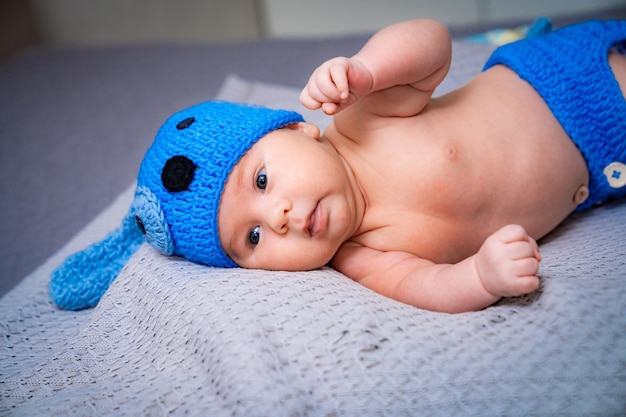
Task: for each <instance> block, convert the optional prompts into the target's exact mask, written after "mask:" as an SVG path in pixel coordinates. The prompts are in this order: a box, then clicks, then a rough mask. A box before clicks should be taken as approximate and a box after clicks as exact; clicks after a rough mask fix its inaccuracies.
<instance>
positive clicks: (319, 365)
mask: <svg viewBox="0 0 626 417" xmlns="http://www.w3.org/2000/svg"><path fill="white" fill-rule="evenodd" d="M459 49H460V48H459V46H458V45H456V50H455V53H456V54H457V58H456V61H455V63H454V64H453V65H455V66H454V67H453V70H452V76H451V78H449V80H451V81H449V84H444V86H442V88H443V89H445V88H452V87H454V86H455V85H459V84H460V83H461V82H464V81H463V80H465V79H466V78H467V76H469V74H470V73H476V72H477V71H478V69H479V68H480V63H482V62H484V60H485V54H486V53H487V52H488V51H486V50H485V48H482V49H481V48H474V49H472V48H471V47H468V48H465V49H463V48H461V49H463V50H464V51H466V52H464V53H461V57H460V58H459V57H458V54H459ZM477 51H478V52H480V53H477ZM455 77H456V78H455ZM297 95H298V92H297V91H295V90H293V89H289V88H284V87H280V86H271V85H264V84H261V83H255V82H249V81H245V80H241V79H238V78H236V77H232V78H230V79H228V80H227V81H226V83H225V84H224V89H223V91H222V92H221V94H220V96H219V97H218V98H224V99H229V100H245V101H250V102H257V103H259V104H266V105H267V104H270V105H276V106H281V107H286V106H291V107H293V106H295V104H293V103H295V102H297ZM298 110H301V109H299V108H298ZM307 118H309V119H311V118H313V119H314V118H318V119H317V120H315V119H314V121H316V122H318V123H320V124H323V123H324V120H323V118H320V115H319V114H316V115H307ZM132 191H133V186H131V187H129V189H128V190H127V191H126V192H125V193H123V194H122V195H121V196H120V197H119V199H118V200H117V201H115V202H113V204H112V205H111V206H110V207H109V209H107V210H106V211H105V212H104V213H102V215H100V216H99V217H98V218H97V219H96V220H94V222H93V223H92V224H90V225H88V226H87V227H85V229H84V230H83V231H82V232H81V233H80V234H79V235H78V236H77V237H76V238H75V239H74V240H72V241H71V242H69V243H68V245H66V247H64V248H63V249H62V250H61V251H60V252H59V253H58V254H56V255H55V256H54V257H52V258H51V259H50V260H49V261H48V262H46V263H45V264H44V265H42V266H41V267H40V268H39V269H38V270H37V271H35V272H34V273H33V274H32V275H31V276H29V277H27V278H26V279H25V280H24V281H23V282H22V283H21V284H20V285H19V286H18V287H17V288H15V289H14V290H13V291H11V292H10V293H8V294H7V295H6V296H5V297H4V298H3V299H2V300H0V329H1V332H2V338H1V339H0V395H1V396H0V414H1V415H27V416H36V415H77V416H93V415H116V416H121V415H129V416H139V415H146V416H147V415H150V416H159V415H177V416H178V415H197V416H221V415H232V416H327V415H328V416H332V415H337V416H339V415H352V416H369V415H372V416H374V415H377V416H387V415H394V416H395V415H425V416H437V415H441V416H450V415H464V416H470V415H472V416H475V415H498V416H502V415H524V416H530V415H567V416H575V415H580V416H588V415H615V416H618V415H626V204H624V202H620V203H612V204H607V205H604V206H601V207H598V208H594V209H592V210H589V211H587V212H585V213H583V214H576V215H573V216H572V217H570V218H569V219H568V220H566V221H565V222H564V223H563V224H562V225H561V226H560V227H559V228H558V229H557V230H555V231H554V232H553V233H552V234H550V235H549V236H548V237H547V238H545V239H544V240H543V241H542V242H541V247H542V254H543V258H544V260H543V262H542V264H541V272H540V275H541V278H542V285H541V287H540V289H539V290H538V291H537V292H535V293H533V294H530V295H528V296H525V297H521V298H515V299H505V300H502V301H501V302H499V303H498V304H496V305H494V306H492V307H489V308H487V309H485V310H483V311H480V312H475V313H466V314H458V315H448V314H440V313H432V312H426V311H422V310H419V309H416V308H413V307H410V306H407V305H404V304H401V303H398V302H395V301H392V300H390V299H387V298H384V297H382V296H380V295H378V294H376V293H373V292H371V291H369V290H367V289H365V288H363V287H361V286H360V285H358V284H356V283H354V282H352V281H351V280H350V279H348V278H346V277H344V276H342V275H341V274H339V273H337V272H335V271H333V270H331V269H323V270H319V271H313V272H302V273H278V272H267V271H256V270H241V269H234V270H220V269H212V268H207V267H203V266H199V265H195V264H193V263H190V262H187V261H185V260H182V259H177V258H166V257H163V256H161V255H159V254H158V253H156V252H155V251H154V250H152V249H151V248H149V247H147V246H145V245H144V246H143V247H142V248H141V249H140V250H139V251H138V253H137V254H136V255H135V256H134V257H133V258H132V259H131V261H130V262H129V264H128V265H127V266H126V267H125V269H124V270H123V271H122V273H121V274H120V276H119V277H118V278H117V280H116V281H115V282H114V283H113V285H112V287H111V288H110V289H109V291H108V292H107V293H106V294H105V296H104V297H103V299H102V301H101V302H100V304H99V305H98V306H97V307H96V308H95V309H92V310H86V311H80V312H70V311H61V310H58V309H57V308H55V307H54V306H53V304H52V303H51V301H50V300H49V298H48V295H47V283H48V280H49V273H50V271H51V270H52V269H53V268H54V267H55V266H56V265H58V264H59V262H60V261H61V260H62V259H63V258H64V257H65V256H67V255H68V254H70V253H71V252H73V251H75V250H78V249H81V248H82V247H84V246H85V245H86V244H87V243H89V242H91V241H95V240H97V239H99V238H100V237H102V236H103V235H104V234H105V233H106V232H107V231H108V230H111V229H112V228H114V227H115V226H116V225H117V224H119V222H120V220H121V218H122V216H123V214H124V213H125V211H126V209H127V208H128V206H129V204H130V201H131V198H132Z"/></svg>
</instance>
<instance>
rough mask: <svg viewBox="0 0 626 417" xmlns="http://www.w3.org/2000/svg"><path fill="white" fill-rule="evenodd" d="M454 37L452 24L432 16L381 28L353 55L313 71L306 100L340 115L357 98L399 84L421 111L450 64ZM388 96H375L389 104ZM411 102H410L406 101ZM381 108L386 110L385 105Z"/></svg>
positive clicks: (304, 94)
mask: <svg viewBox="0 0 626 417" xmlns="http://www.w3.org/2000/svg"><path fill="white" fill-rule="evenodd" d="M450 60H451V40H450V35H449V33H448V31H447V29H446V28H445V27H444V26H443V25H442V24H440V23H438V22H435V21H432V20H412V21H407V22H401V23H397V24H395V25H391V26H389V27H386V28H384V29H382V30H381V31H379V32H377V33H376V34H375V35H374V36H373V37H372V38H371V39H370V40H369V41H368V42H367V43H366V44H365V45H364V46H363V48H362V49H361V50H360V51H359V52H358V53H357V54H356V55H354V56H353V57H352V58H343V57H338V58H333V59H331V60H329V61H326V62H325V63H323V64H322V65H321V66H320V67H318V68H317V69H316V70H315V71H314V72H313V74H312V75H311V77H310V79H309V82H308V83H307V85H306V86H305V88H304V89H303V90H302V94H301V95H300V100H301V102H302V104H303V105H304V106H306V107H308V108H310V109H313V110H314V109H318V108H320V107H321V108H322V109H323V110H324V112H325V113H327V114H335V113H337V112H339V111H341V110H343V109H345V108H346V107H348V106H350V105H351V104H353V103H355V102H356V101H357V100H359V99H361V98H363V97H365V96H367V95H369V94H371V93H374V92H381V91H384V90H387V89H390V88H391V87H394V86H409V87H411V91H400V92H398V91H396V92H394V93H393V94H395V95H396V96H394V97H393V98H394V99H396V100H394V102H397V98H398V97H397V95H398V94H399V95H400V96H401V97H400V98H402V99H407V98H410V103H408V107H409V108H408V109H407V110H408V111H410V112H412V113H413V114H415V113H418V112H419V111H421V110H422V108H423V107H424V106H425V105H426V103H427V102H428V99H430V96H431V95H432V92H433V91H434V89H435V88H436V87H437V85H439V83H440V82H441V81H442V80H443V78H444V77H445V75H446V74H447V72H448V69H449V67H450ZM385 101H386V100H372V103H381V104H383V105H385V106H386V105H388V104H389V103H388V102H387V103H385ZM406 105H407V104H405V106H406ZM381 110H385V109H384V108H381Z"/></svg>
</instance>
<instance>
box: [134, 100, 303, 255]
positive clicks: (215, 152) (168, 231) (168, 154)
mask: <svg viewBox="0 0 626 417" xmlns="http://www.w3.org/2000/svg"><path fill="white" fill-rule="evenodd" d="M301 121H303V119H302V116H300V115H299V114H298V113H295V112H291V111H286V110H271V109H267V108H263V107H251V106H245V105H240V104H233V103H226V102H207V103H202V104H199V105H197V106H194V107H191V108H188V109H186V110H183V111H181V112H178V113H176V114H174V115H173V116H171V117H170V118H169V119H168V120H167V121H166V122H165V123H164V124H163V126H162V127H161V129H160V130H159V132H158V133H157V135H156V139H155V140H154V143H153V145H152V147H150V149H148V152H147V153H146V155H145V157H144V160H143V162H142V164H141V169H140V170H139V178H138V181H137V192H136V194H135V202H134V203H133V209H134V212H135V216H136V219H137V223H138V225H139V227H140V228H141V229H142V231H143V232H144V234H145V235H146V240H147V242H148V243H149V244H150V245H152V246H154V247H155V248H157V249H158V250H159V251H161V252H162V253H164V254H166V255H171V254H175V255H180V256H183V257H185V258H187V259H189V260H191V261H194V262H199V263H202V264H205V265H210V266H216V267H235V266H237V265H236V264H235V263H234V262H233V261H232V260H231V259H230V258H229V257H228V256H227V255H226V253H225V252H224V251H223V249H222V245H221V243H220V240H219V235H218V230H217V215H218V210H219V202H220V199H221V195H222V191H223V190H224V184H225V183H226V180H227V179H228V176H229V174H230V172H231V171H232V169H233V167H234V166H235V164H236V163H237V162H238V161H239V159H241V157H242V156H243V155H244V154H245V153H246V152H247V151H248V149H250V147H251V146H252V145H253V144H254V143H256V142H257V141H258V140H259V139H261V138H262V137H263V136H265V135H266V134H267V133H269V132H271V131H273V130H275V129H278V128H281V127H284V126H286V125H288V124H291V123H296V122H301ZM226 215H227V214H226Z"/></svg>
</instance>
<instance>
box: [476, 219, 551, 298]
mask: <svg viewBox="0 0 626 417" xmlns="http://www.w3.org/2000/svg"><path fill="white" fill-rule="evenodd" d="M540 261H541V255H540V254H539V248H538V246H537V242H535V240H534V239H533V238H532V237H530V236H529V235H528V233H526V231H525V230H524V228H523V227H522V226H517V225H508V226H504V227H503V228H502V229H500V230H498V231H497V232H495V233H494V234H493V235H491V236H489V237H488V238H487V240H486V241H485V243H483V245H482V247H481V248H480V250H479V251H478V254H477V255H476V269H477V272H478V275H479V277H480V279H481V281H482V283H483V285H484V286H485V289H486V290H487V291H489V292H490V293H491V294H493V295H495V296H496V297H516V296H519V295H523V294H528V293H530V292H533V291H535V290H536V289H537V288H538V287H539V278H538V277H537V273H538V272H539V262H540Z"/></svg>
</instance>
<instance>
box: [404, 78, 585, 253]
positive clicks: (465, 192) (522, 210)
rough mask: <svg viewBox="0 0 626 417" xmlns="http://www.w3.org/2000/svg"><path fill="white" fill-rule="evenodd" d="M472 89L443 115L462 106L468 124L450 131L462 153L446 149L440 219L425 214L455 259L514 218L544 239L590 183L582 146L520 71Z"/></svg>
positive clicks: (435, 209)
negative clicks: (579, 145)
mask: <svg viewBox="0 0 626 417" xmlns="http://www.w3.org/2000/svg"><path fill="white" fill-rule="evenodd" d="M466 88H467V90H465V91H460V92H459V93H456V94H457V96H456V97H455V96H454V95H453V96H452V97H451V100H452V101H451V103H454V104H455V105H454V106H449V107H448V106H445V105H444V106H443V107H442V108H441V109H440V110H441V113H440V114H438V115H436V117H441V118H442V120H450V119H449V117H450V115H451V114H452V112H453V111H454V114H455V115H456V117H457V118H462V120H463V123H457V124H455V125H454V126H452V128H449V129H452V130H448V131H447V133H446V135H447V136H445V137H447V138H449V139H448V145H447V146H448V148H449V149H453V150H454V151H453V152H447V154H446V152H443V153H442V154H441V155H440V161H439V164H438V166H439V168H438V169H439V170H440V171H439V174H440V175H439V176H438V178H439V180H434V181H438V182H435V183H433V184H436V186H437V187H438V189H439V190H443V193H442V194H441V198H439V199H435V200H433V201H434V202H435V203H434V204H435V205H432V206H428V207H427V210H428V211H429V215H430V216H432V215H433V214H434V215H435V216H438V217H439V219H438V221H436V222H433V221H432V219H428V217H425V218H424V219H423V220H422V221H423V222H424V225H423V226H424V227H426V228H427V230H429V231H428V233H429V234H430V235H431V236H435V237H436V238H434V240H435V243H436V244H437V245H438V246H439V247H440V248H441V250H442V252H439V253H442V254H445V257H447V258H450V257H451V256H453V255H454V254H455V253H456V254H458V256H457V257H461V258H462V257H465V256H467V255H468V253H470V254H471V253H475V251H476V250H477V249H478V248H479V247H480V245H481V244H482V242H483V241H484V240H485V239H486V238H487V237H488V236H489V235H491V234H492V233H493V232H495V231H496V230H498V229H499V228H500V227H502V226H504V225H506V224H520V225H522V226H524V227H525V228H526V230H527V232H528V233H529V234H530V235H531V236H533V237H534V238H536V239H539V238H540V237H542V236H545V235H546V234H547V233H548V232H550V231H551V230H552V229H554V228H555V227H556V226H557V225H558V224H559V223H560V222H562V221H563V219H565V218H566V217H567V216H568V215H569V214H570V213H571V212H572V211H573V210H574V209H575V208H576V206H577V205H578V204H579V203H580V201H578V200H577V197H579V196H580V194H579V191H580V190H581V187H584V186H586V185H587V183H588V172H587V168H586V164H585V161H584V159H583V157H582V155H581V154H580V152H579V151H578V149H577V148H576V145H575V144H574V143H573V142H572V141H571V139H570V138H569V137H568V136H567V134H566V133H565V132H564V131H563V129H562V127H561V126H560V124H559V123H558V121H557V120H556V119H555V118H554V116H553V115H552V113H551V112H550V111H549V109H548V107H547V105H546V104H545V103H544V102H543V100H542V99H541V97H540V96H539V95H538V94H537V93H536V92H535V90H534V89H533V88H532V87H531V86H530V85H528V84H527V83H525V82H523V81H521V80H520V79H519V78H518V77H517V75H516V74H514V73H512V72H511V71H510V70H508V69H506V68H504V67H494V68H493V69H492V70H490V71H488V73H486V74H484V76H483V78H480V77H479V79H478V80H477V81H476V82H474V84H472V83H470V85H468V87H466ZM444 104H445V101H444ZM448 108H449V110H450V111H449V112H448ZM447 113H449V114H447ZM448 126H450V124H449V123H448ZM455 127H457V129H456V130H454V128H455ZM441 136H443V135H441ZM451 154H454V157H453V158H450V157H449V156H450V155H451ZM442 183H445V184H446V185H445V186H442ZM416 186H418V185H417V184H416ZM416 204H417V202H416ZM422 204H424V203H422ZM429 204H432V203H429ZM415 219H416V221H418V219H419V217H416V218H415ZM446 248H450V249H446ZM451 252H452V253H451Z"/></svg>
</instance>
